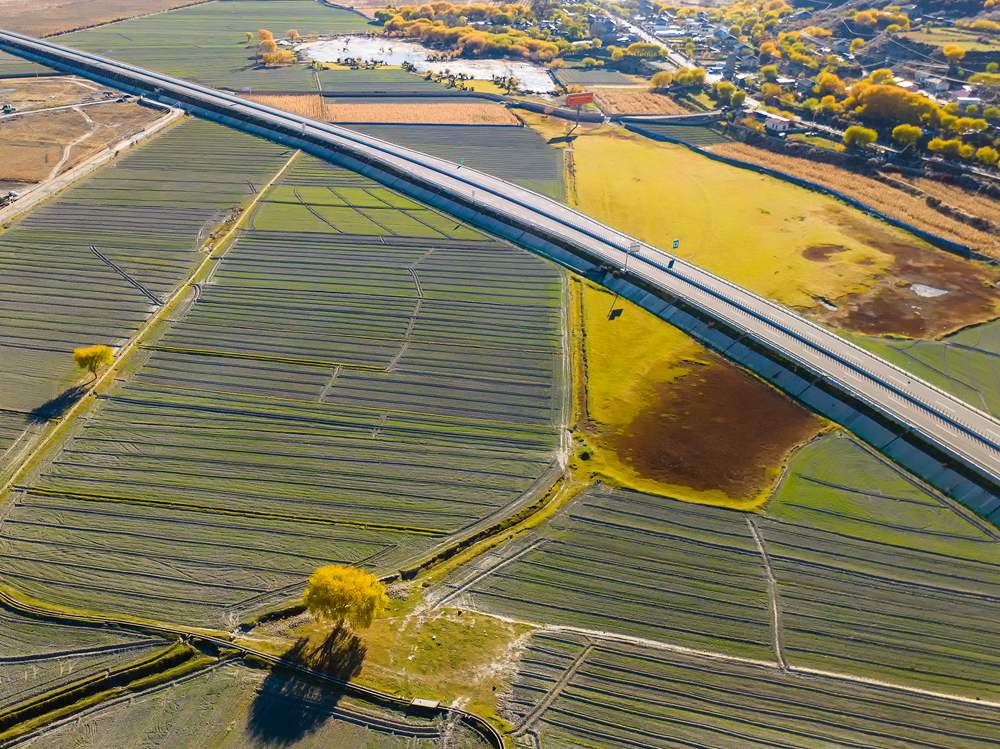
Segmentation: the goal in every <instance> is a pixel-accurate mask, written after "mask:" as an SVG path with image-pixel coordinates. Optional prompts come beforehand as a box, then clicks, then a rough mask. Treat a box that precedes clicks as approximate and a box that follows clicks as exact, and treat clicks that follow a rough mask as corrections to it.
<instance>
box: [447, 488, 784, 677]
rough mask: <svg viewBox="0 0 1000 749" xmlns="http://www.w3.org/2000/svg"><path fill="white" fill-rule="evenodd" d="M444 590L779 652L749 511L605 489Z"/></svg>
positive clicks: (646, 632)
mask: <svg viewBox="0 0 1000 749" xmlns="http://www.w3.org/2000/svg"><path fill="white" fill-rule="evenodd" d="M442 594H443V595H448V596H452V597H453V600H455V599H454V596H455V595H460V596H461V597H460V598H458V599H457V601H456V602H457V603H458V604H465V605H467V606H470V607H471V608H474V609H477V610H486V611H493V612H496V613H500V614H504V615H508V616H514V617H517V618H521V619H525V620H528V621H532V622H540V623H545V624H554V625H565V626H571V627H582V628H584V629H588V630H591V631H605V632H611V633H615V634H622V635H628V636H632V637H641V638H646V639H650V640H659V641H665V642H671V643H674V644H677V645H682V646H684V647H689V648H695V649H699V650H709V651H713V652H723V653H727V654H733V655H742V656H746V657H750V658H755V659H761V660H767V659H769V657H770V654H771V644H770V611H769V608H768V595H767V579H766V576H765V572H764V564H763V561H762V559H761V555H760V552H759V551H758V549H757V547H756V545H755V543H754V539H753V536H752V535H751V533H750V529H749V528H748V526H747V524H746V521H745V520H744V517H743V515H742V514H741V513H739V512H736V511H730V510H720V509H717V508H711V507H703V506H699V505H693V504H688V503H682V502H677V501H673V500H668V499H664V498H662V497H654V496H651V495H642V494H638V493H635V492H627V491H623V490H614V489H610V488H607V487H603V486H597V487H593V488H591V489H589V490H587V491H586V492H585V493H584V494H583V495H582V496H581V497H579V498H578V499H577V500H575V501H574V502H573V503H572V504H571V505H570V506H569V507H568V508H566V510H564V511H563V512H561V513H560V514H559V515H558V516H557V517H556V518H555V519H553V520H552V521H551V522H550V523H548V524H547V525H546V526H544V528H543V529H542V530H541V531H540V532H539V533H538V534H537V535H533V536H531V537H529V538H526V539H524V540H523V541H522V542H519V543H516V544H512V545H508V546H506V547H503V548H502V549H500V550H499V551H498V552H496V553H495V554H491V555H488V556H486V557H484V558H483V560H481V562H479V563H477V564H476V565H475V567H474V568H473V569H470V570H466V571H463V572H461V573H459V574H458V575H457V576H456V577H454V579H452V580H451V581H449V582H448V583H447V584H446V585H445V586H444V588H443V590H442Z"/></svg>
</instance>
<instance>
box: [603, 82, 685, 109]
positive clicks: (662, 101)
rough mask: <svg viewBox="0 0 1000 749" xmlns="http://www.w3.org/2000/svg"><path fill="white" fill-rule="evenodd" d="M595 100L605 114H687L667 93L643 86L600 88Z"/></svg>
mask: <svg viewBox="0 0 1000 749" xmlns="http://www.w3.org/2000/svg"><path fill="white" fill-rule="evenodd" d="M594 101H595V102H596V103H597V106H599V107H600V108H601V111H602V112H604V114H687V113H688V110H687V109H686V108H685V107H682V106H681V105H680V104H678V103H677V102H676V101H674V100H673V99H671V98H670V97H669V96H667V95H666V94H659V93H655V92H653V91H646V90H644V89H641V88H634V87H633V88H598V89H595V91H594Z"/></svg>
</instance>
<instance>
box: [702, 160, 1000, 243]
mask: <svg viewBox="0 0 1000 749" xmlns="http://www.w3.org/2000/svg"><path fill="white" fill-rule="evenodd" d="M712 150H713V151H714V152H715V153H719V154H722V155H725V156H731V157H733V158H737V159H742V160H744V161H749V162H752V163H754V164H761V165H763V166H770V167H774V168H776V169H780V170H782V171H785V172H789V173H790V174H794V175H796V176H799V177H803V178H805V179H809V180H812V181H813V182H818V183H819V184H821V185H824V186H826V187H830V188H833V189H835V190H839V191H840V192H843V193H845V194H846V195H850V196H851V197H853V198H856V199H858V200H861V201H863V202H864V203H867V204H868V205H871V206H874V207H876V208H878V209H879V210H880V211H883V212H884V213H886V214H888V215H890V216H892V217H894V218H898V219H902V220H903V221H908V222H910V223H912V224H915V225H917V226H921V227H923V228H925V229H927V230H928V231H931V232H933V233H935V234H937V235H939V236H941V237H944V238H945V239H950V240H952V241H954V242H960V243H962V244H966V245H968V246H969V247H972V248H973V249H975V250H978V251H979V252H982V253H983V254H986V255H991V256H993V257H998V258H1000V236H997V234H996V233H993V232H989V231H983V230H981V229H977V228H976V227H974V226H970V225H969V224H965V223H962V222H961V221H959V220H958V219H956V218H953V217H951V216H946V215H945V214H943V213H941V212H940V211H938V210H935V209H934V208H932V207H931V206H929V205H927V201H926V199H924V198H922V197H920V196H917V195H911V194H910V193H908V192H905V191H904V190H901V189H897V188H895V187H892V186H891V185H887V184H884V183H882V182H879V181H878V180H875V179H872V178H871V177H866V176H864V175H861V174H856V173H854V172H852V171H849V170H847V169H841V168H840V167H837V166H833V165H832V164H823V163H820V162H816V161H812V160H810V159H804V158H799V157H796V156H787V155H784V154H778V153H773V152H771V151H766V150H764V149H761V148H755V147H753V146H750V145H747V144H746V143H723V144H719V145H716V146H713V147H712ZM919 183H920V184H919V186H920V187H921V189H923V190H925V191H926V192H928V193H930V194H933V195H935V197H939V199H941V200H943V201H944V202H946V203H948V204H950V205H952V206H954V207H956V208H961V209H962V210H964V211H966V212H967V213H971V214H972V215H975V216H979V217H981V218H985V219H988V220H992V221H994V222H1000V201H996V200H993V199H991V198H989V197H986V196H974V195H972V194H971V193H968V192H966V191H965V190H962V189H961V188H959V187H955V186H952V185H942V184H941V183H937V182H934V181H932V180H919Z"/></svg>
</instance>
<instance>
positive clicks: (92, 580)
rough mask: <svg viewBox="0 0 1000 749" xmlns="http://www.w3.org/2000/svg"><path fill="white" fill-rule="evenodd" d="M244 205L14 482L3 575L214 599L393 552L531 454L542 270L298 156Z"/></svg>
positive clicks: (553, 373) (505, 484)
mask: <svg viewBox="0 0 1000 749" xmlns="http://www.w3.org/2000/svg"><path fill="white" fill-rule="evenodd" d="M323 201H325V202H323ZM303 217H311V218H313V219H314V221H313V223H312V224H306V222H305V221H304V220H303ZM320 217H321V218H322V220H321V218H320ZM251 226H252V227H253V228H251V229H248V230H246V231H244V232H243V233H242V235H241V237H240V239H239V240H238V242H237V243H236V244H235V245H234V247H233V248H232V249H230V250H229V252H228V253H227V254H226V256H225V257H224V259H223V260H222V262H221V263H220V265H219V267H218V270H217V272H216V273H215V274H214V276H213V278H212V280H211V283H209V284H207V285H206V286H204V287H203V288H202V289H201V290H200V293H199V295H198V299H197V301H195V302H194V304H193V305H192V306H191V307H190V309H188V310H187V311H186V312H182V313H179V314H178V316H177V317H178V319H176V320H175V321H174V324H173V325H172V326H171V327H170V329H169V331H168V332H167V333H166V334H165V335H164V336H163V337H162V339H161V340H159V341H158V342H156V343H155V344H153V345H151V347H150V348H149V349H148V356H149V359H148V361H147V362H146V364H145V366H143V367H142V368H141V369H139V371H138V372H137V373H136V374H134V375H132V376H130V377H129V379H128V381H127V382H123V383H120V385H119V386H118V387H117V388H116V390H115V391H114V392H112V393H111V394H110V396H109V397H108V398H107V400H106V402H105V403H104V405H103V407H102V408H101V409H100V412H99V413H98V414H96V415H95V417H94V418H92V419H89V420H88V421H87V423H86V424H85V425H84V426H83V427H82V429H80V430H79V432H78V434H77V435H76V436H75V438H74V439H73V440H72V441H71V442H70V443H69V444H67V445H66V447H65V448H64V449H63V450H62V452H60V453H59V454H58V455H56V456H54V457H53V459H52V460H51V461H50V462H49V463H48V464H47V466H46V467H45V468H44V469H43V470H42V471H41V472H40V476H39V478H38V480H37V481H34V482H33V483H32V485H31V488H30V489H28V490H27V491H26V493H24V494H23V495H20V496H19V497H18V498H17V503H16V506H15V507H14V508H13V510H12V512H11V513H10V515H9V517H8V520H7V524H6V526H5V528H4V533H5V537H4V539H3V541H2V547H3V549H4V552H5V553H6V554H7V557H8V559H9V560H10V565H9V568H8V570H7V574H8V577H9V579H11V580H13V581H14V582H15V583H16V584H17V585H18V586H19V587H21V588H23V589H25V590H30V591H32V592H33V593H34V594H36V595H38V596H39V597H41V598H45V599H47V600H59V601H66V602H73V603H78V604H82V603H83V602H84V601H87V602H88V603H89V605H90V606H98V607H101V608H103V609H107V610H115V611H129V612H136V613H148V614H153V613H154V612H155V613H156V615H157V616H159V617H170V618H174V619H180V620H184V621H202V622H218V621H220V620H221V621H225V620H229V619H233V618H237V617H239V616H241V615H243V614H245V613H247V612H248V611H252V610H254V609H256V608H259V607H261V606H263V605H266V604H269V603H271V604H273V603H275V602H276V601H278V600H281V599H283V598H285V597H287V596H289V595H291V594H297V593H298V592H299V589H300V588H301V585H302V584H303V582H304V579H305V577H306V576H307V575H308V574H309V572H310V571H311V570H312V569H313V568H314V567H316V566H317V565H319V564H322V563H326V562H333V561H340V562H345V563H349V564H356V565H360V566H366V567H373V568H376V569H379V570H386V569H393V568H394V566H395V565H399V564H402V563H403V562H404V561H405V560H407V559H409V558H411V557H413V556H414V555H415V554H417V553H419V552H420V551H422V550H426V549H428V548H429V547H431V546H433V545H434V544H436V543H439V542H440V541H441V540H443V539H444V538H445V537H447V536H448V535H450V534H452V533H455V532H457V531H459V530H461V529H463V528H467V527H469V526H470V525H473V524H475V523H476V522H478V521H480V520H482V519H483V518H485V517H488V516H490V515H492V514H494V513H497V512H499V511H501V510H502V509H503V508H504V507H506V506H507V505H509V504H510V503H511V502H513V501H515V500H517V499H518V498H519V497H521V496H522V495H523V494H524V493H525V492H527V491H528V490H529V489H530V488H531V487H532V486H533V484H534V483H535V482H536V481H537V480H538V479H539V478H540V477H541V476H542V475H543V474H546V473H547V472H548V471H549V470H550V467H551V462H552V459H553V452H554V450H555V449H556V446H557V443H558V435H557V426H558V424H559V423H560V421H561V408H562V406H561V403H562V383H561V379H560V378H561V369H562V365H561V361H562V346H561V333H560V318H561V315H560V309H561V285H560V276H559V272H558V271H557V270H556V269H555V268H553V267H552V266H549V265H547V264H546V263H544V262H543V261H542V260H540V259H538V258H535V257H534V256H531V255H529V254H528V253H526V252H522V251H519V250H515V249H513V248H511V247H509V246H507V245H503V244H500V243H499V242H496V241H494V240H490V239H487V238H486V237H484V236H483V235H480V234H479V233H478V232H475V231H473V230H471V229H468V228H466V227H464V226H461V225H456V224H455V223H454V220H452V219H447V218H446V217H445V216H443V215H441V214H438V213H436V212H434V211H431V210H429V209H426V208H423V207H421V206H419V205H417V204H415V203H413V202H412V201H410V200H408V199H407V198H405V197H403V196H400V195H397V194H395V193H392V192H391V191H389V190H386V189H384V188H381V187H379V186H378V185H376V184H375V183H373V182H370V181H368V180H366V179H364V178H362V177H360V176H358V175H355V174H353V173H349V172H346V171H343V170H340V169H337V168H334V167H331V166H328V165H326V164H323V163H322V162H319V161H316V160H312V159H302V160H300V161H299V162H297V163H296V164H295V165H294V166H293V167H292V168H291V169H290V170H289V171H288V172H286V174H285V175H284V177H283V179H282V182H281V184H280V185H278V186H276V187H275V188H274V189H273V191H272V192H270V193H269V194H267V195H266V196H265V201H264V202H262V203H261V204H260V205H259V206H258V210H257V211H256V213H255V215H254V216H253V217H252V220H251ZM290 227H294V228H295V229H296V231H294V232H292V231H289V230H288V229H289V228H290ZM347 232H351V233H347ZM12 529H23V531H20V532H19V533H18V534H17V535H16V536H15V534H14V533H13V530H12ZM81 568H86V569H87V570H88V571H89V573H90V574H89V576H88V580H87V581H86V583H85V584H84V585H76V584H75V577H76V574H77V571H78V570H79V569H81ZM43 570H44V573H43Z"/></svg>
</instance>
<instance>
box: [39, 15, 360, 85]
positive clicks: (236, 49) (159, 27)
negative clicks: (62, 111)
mask: <svg viewBox="0 0 1000 749" xmlns="http://www.w3.org/2000/svg"><path fill="white" fill-rule="evenodd" d="M365 26H366V21H365V19H364V18H362V17H361V16H359V15H357V14H355V13H351V12H350V11H346V10H341V9H338V8H332V7H330V6H327V5H323V4H322V3H318V2H312V1H311V0H282V2H257V1H256V0H219V2H213V3H207V4H204V5H197V6H193V7H190V8H182V9H179V10H175V11H171V12H169V13H160V14H158V15H152V16H147V17H145V18H135V19H132V20H129V21H122V22H120V23H115V24H110V25H108V26H102V27H99V28H94V29H87V30H85V31H77V32H74V33H71V34H65V35H62V36H59V37H58V41H59V43H61V44H67V45H69V46H71V47H76V48H78V49H82V50H84V51H87V52H96V53H98V54H102V55H106V56H108V57H112V58H115V59H117V60H121V61H123V62H128V63H132V64H133V65H140V66H142V67H145V68H149V69H151V70H155V71H158V72H160V73H166V74H168V75H172V76H177V77H180V78H187V79H190V80H195V81H198V82H200V83H204V84H207V85H209V86H216V87H226V88H231V89H240V88H245V87H246V88H252V89H253V90H260V91H283V90H294V91H315V90H316V78H315V75H314V74H313V71H312V70H310V69H308V68H306V67H305V66H304V65H290V66H287V67H282V68H260V67H258V65H257V61H256V45H255V44H253V43H251V44H247V42H246V33H247V32H251V33H255V32H256V31H257V30H258V29H262V28H263V29H269V30H271V31H272V32H273V33H274V35H275V37H276V38H281V36H282V35H283V34H284V33H285V31H287V30H288V29H297V30H298V31H299V33H301V34H303V35H306V34H313V33H323V34H337V33H345V32H350V31H362V30H364V29H365Z"/></svg>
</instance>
